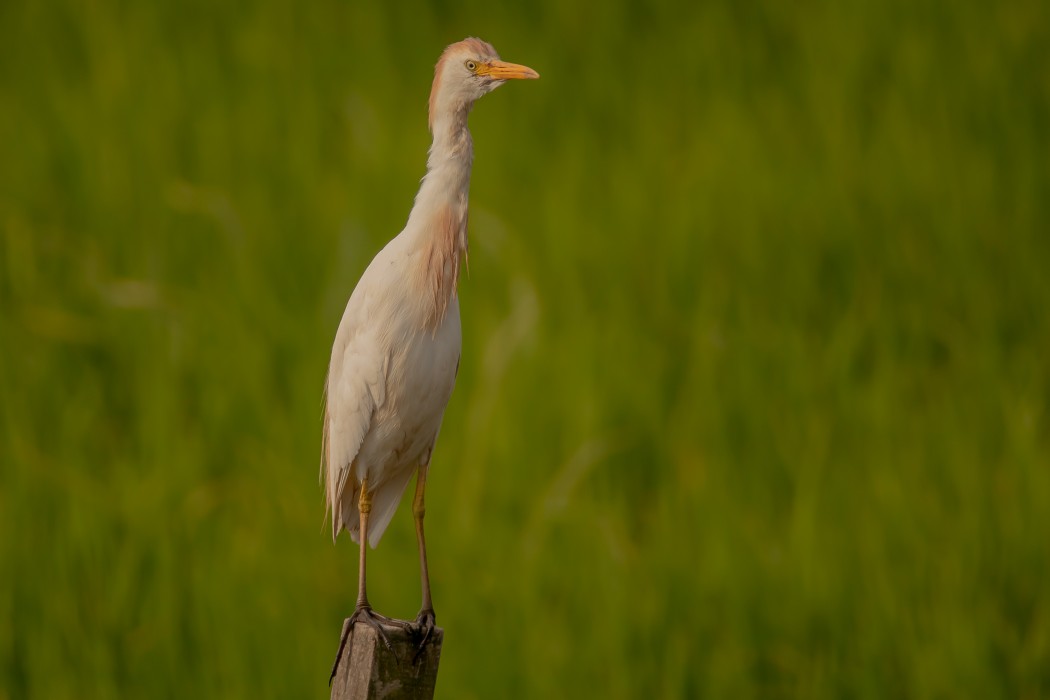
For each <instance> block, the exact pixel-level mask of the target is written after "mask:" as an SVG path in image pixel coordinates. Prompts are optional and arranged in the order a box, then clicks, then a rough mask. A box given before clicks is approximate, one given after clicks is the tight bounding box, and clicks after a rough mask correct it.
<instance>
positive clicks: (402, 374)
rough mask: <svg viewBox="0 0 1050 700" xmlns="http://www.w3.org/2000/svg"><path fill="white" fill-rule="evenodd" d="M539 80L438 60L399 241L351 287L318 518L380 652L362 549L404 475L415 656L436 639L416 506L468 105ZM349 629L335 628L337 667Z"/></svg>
mask: <svg viewBox="0 0 1050 700" xmlns="http://www.w3.org/2000/svg"><path fill="white" fill-rule="evenodd" d="M538 77H539V75H538V74H537V73H536V71H534V70H532V69H531V68H528V67H526V66H520V65H517V64H513V63H506V62H504V61H501V60H500V59H499V55H498V54H497V53H496V50H495V49H494V48H493V47H492V46H491V45H490V44H487V43H486V42H484V41H481V40H480V39H475V38H468V39H464V40H463V41H460V42H458V43H455V44H452V45H451V46H449V47H448V48H447V49H445V51H444V53H442V54H441V58H440V59H439V60H438V62H437V65H436V66H435V68H434V84H433V87H432V89H431V92H430V131H431V133H432V134H433V139H434V140H433V145H431V147H430V155H429V158H428V160H427V174H426V176H425V177H424V178H423V181H422V183H421V185H420V188H419V193H418V194H417V195H416V199H415V204H414V205H413V207H412V211H411V213H410V214H409V215H408V222H407V223H406V224H405V228H404V230H403V231H401V233H399V234H398V235H397V236H396V237H394V238H393V240H391V241H390V242H389V243H388V244H387V245H386V247H384V248H383V249H382V250H381V251H380V252H379V253H378V254H377V255H376V256H375V258H374V259H373V260H372V262H371V264H370V265H369V266H368V268H367V269H366V270H365V272H364V274H363V275H362V276H361V280H360V281H359V282H358V283H357V287H356V288H355V289H354V291H353V294H351V296H350V301H349V302H348V303H347V305H346V310H345V311H344V312H343V318H342V321H340V323H339V330H338V331H337V332H336V336H335V342H334V343H333V345H332V359H331V363H330V365H329V368H328V379H327V382H326V386H325V394H326V406H325V417H324V445H323V455H322V479H323V482H324V488H325V500H326V506H327V508H326V510H327V513H328V514H330V515H331V517H332V537H333V539H335V538H336V537H338V535H339V533H340V531H341V530H342V529H343V528H345V529H346V530H348V531H349V532H350V537H351V538H353V540H354V541H355V542H357V543H358V544H359V546H360V561H359V569H358V594H357V605H356V607H355V610H354V613H353V615H352V616H351V618H350V619H351V622H356V621H361V622H365V623H367V624H369V625H372V626H373V627H375V628H376V630H377V631H378V632H379V634H380V636H381V637H382V638H383V640H384V641H386V635H385V634H384V633H383V629H382V626H381V625H380V621H387V622H390V620H389V619H388V618H385V617H384V616H381V615H379V614H378V613H375V612H373V610H372V608H371V606H370V605H369V603H368V596H367V594H366V591H365V542H366V541H367V542H368V544H370V545H371V546H372V547H373V548H375V546H376V544H377V543H378V542H379V539H380V538H381V537H382V536H383V531H384V530H386V527H387V525H388V524H389V523H390V519H391V517H392V516H393V514H394V511H395V510H396V509H397V505H398V503H399V502H400V500H401V497H402V495H403V494H404V491H405V488H406V487H407V486H408V482H409V481H410V480H411V478H412V475H413V474H416V492H415V499H414V500H413V508H412V512H413V516H414V519H415V523H416V539H417V541H418V543H419V565H420V576H421V579H422V588H423V604H422V608H421V610H420V612H419V615H418V617H417V618H416V621H415V623H414V624H415V627H416V628H417V630H419V631H421V632H422V639H423V643H424V644H425V642H426V640H427V638H428V637H429V635H430V632H431V630H432V629H433V627H434V608H433V604H432V602H431V598H430V579H429V576H428V574H427V555H426V544H425V540H424V538H423V514H424V505H423V494H424V490H425V488H426V479H427V470H428V467H429V464H430V456H431V453H432V451H433V449H434V443H435V442H436V440H437V436H438V430H439V429H440V427H441V418H442V415H443V414H444V412H445V406H446V405H447V404H448V400H449V397H450V396H451V394H452V387H453V385H454V384H455V381H456V373H457V371H458V369H459V357H460V346H461V336H460V319H459V301H458V299H457V295H456V285H457V281H458V279H459V271H460V262H461V260H462V261H465V258H466V254H467V195H468V191H469V188H470V168H471V163H472V161H473V157H474V154H473V146H472V141H471V137H470V131H469V130H468V129H467V116H468V114H469V113H470V109H471V107H472V106H473V104H474V101H475V100H477V99H478V98H480V97H481V96H483V95H485V94H486V93H489V92H491V91H492V90H494V89H496V88H497V87H499V86H500V85H502V84H503V83H504V82H505V81H507V80H514V79H526V78H538ZM350 627H351V625H346V626H345V627H344V632H343V638H342V639H341V640H340V652H339V655H341V653H342V648H343V645H345V643H346V636H347V633H348V631H349V629H350ZM387 644H388V646H389V642H387ZM339 655H337V656H336V664H337V665H338V662H339ZM332 674H333V676H334V674H335V668H333V669H332Z"/></svg>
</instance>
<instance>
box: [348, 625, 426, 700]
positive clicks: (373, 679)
mask: <svg viewBox="0 0 1050 700" xmlns="http://www.w3.org/2000/svg"><path fill="white" fill-rule="evenodd" d="M348 624H350V619H349V618H347V619H346V620H344V621H343V628H344V629H345V628H346V626H347V625H348ZM383 630H384V631H385V632H386V636H387V638H388V639H389V640H390V644H391V645H392V646H393V647H394V651H393V653H391V651H390V650H389V649H387V648H386V645H384V644H383V640H382V639H380V638H379V633H378V632H376V631H375V629H373V628H372V627H370V626H369V625H366V624H363V623H362V624H355V625H354V626H353V629H351V630H350V637H349V638H348V639H347V640H346V646H344V647H343V655H342V656H341V657H340V659H339V668H338V669H337V670H336V673H335V678H333V679H332V698H331V700H366V699H367V700H395V699H397V700H431V699H432V698H433V697H434V686H435V684H436V683H437V673H438V662H439V661H440V660H441V643H442V642H443V641H444V639H445V631H444V630H443V629H441V628H440V627H435V628H434V631H433V632H432V633H431V634H430V639H429V640H427V645H426V646H425V647H424V648H423V651H422V652H421V653H419V655H418V656H417V655H416V652H417V651H418V650H419V639H414V638H413V635H411V634H410V633H409V632H408V630H406V629H404V628H403V627H398V626H394V625H383Z"/></svg>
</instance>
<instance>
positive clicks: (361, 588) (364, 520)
mask: <svg viewBox="0 0 1050 700" xmlns="http://www.w3.org/2000/svg"><path fill="white" fill-rule="evenodd" d="M357 508H358V510H359V511H360V512H361V520H360V525H361V533H360V537H359V538H358V539H359V540H360V559H359V560H358V562H359V566H358V571H357V605H356V606H354V614H353V615H351V616H350V617H349V618H348V619H347V620H346V622H345V623H344V624H343V632H342V634H341V635H340V637H339V649H338V650H337V651H336V653H335V663H334V664H332V673H331V675H329V676H328V685H331V684H332V679H333V678H335V674H336V671H337V670H338V669H339V660H340V659H341V658H342V657H343V650H344V649H345V648H346V642H347V640H348V639H349V638H350V632H351V630H353V627H354V625H355V624H356V623H358V622H363V623H365V624H367V625H370V626H371V627H374V628H375V630H376V632H378V633H379V638H380V639H381V640H382V641H383V645H384V646H386V648H387V649H389V650H390V652H391V653H393V651H394V647H393V646H392V645H391V644H390V639H389V638H388V637H387V635H386V632H385V631H383V625H382V621H385V620H387V619H388V618H386V617H384V616H382V615H379V614H377V613H374V612H372V606H371V605H369V604H368V594H367V593H366V592H365V551H366V550H367V548H368V516H369V515H370V514H371V513H372V493H371V492H370V491H369V490H368V480H367V479H365V480H363V481H362V482H361V496H360V498H359V499H358V501H357ZM395 657H396V654H395Z"/></svg>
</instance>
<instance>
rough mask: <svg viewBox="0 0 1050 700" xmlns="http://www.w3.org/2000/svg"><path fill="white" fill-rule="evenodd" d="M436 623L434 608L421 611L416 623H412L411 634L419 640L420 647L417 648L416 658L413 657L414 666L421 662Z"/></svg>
mask: <svg viewBox="0 0 1050 700" xmlns="http://www.w3.org/2000/svg"><path fill="white" fill-rule="evenodd" d="M435 621H436V619H435V617H434V609H433V608H425V609H423V610H420V611H419V614H418V615H416V621H415V622H414V623H412V627H411V632H412V636H413V637H414V638H415V639H419V645H418V646H417V647H416V654H415V656H413V657H412V663H413V664H415V663H416V661H418V660H419V656H420V655H421V654H422V653H423V649H425V648H426V646H427V642H429V641H430V635H431V634H432V633H433V632H434V623H435Z"/></svg>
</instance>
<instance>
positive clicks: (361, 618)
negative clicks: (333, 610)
mask: <svg viewBox="0 0 1050 700" xmlns="http://www.w3.org/2000/svg"><path fill="white" fill-rule="evenodd" d="M358 622H363V623H364V624H366V625H368V626H369V627H371V628H372V629H374V630H375V631H376V632H377V633H378V634H379V638H380V639H381V640H383V646H385V647H386V648H387V650H388V651H389V652H390V653H391V654H393V655H394V660H396V661H397V662H398V663H399V664H400V663H401V659H399V658H398V656H397V652H396V651H394V645H393V644H391V643H390V638H389V637H387V636H386V630H384V629H383V623H384V622H387V623H390V624H393V625H400V626H402V627H406V629H407V625H408V624H409V623H407V622H404V621H402V620H394V619H391V618H389V617H387V616H385V615H380V614H379V613H376V612H372V608H370V607H367V606H362V607H359V608H357V609H356V610H354V614H353V615H351V616H350V617H348V618H347V619H346V620H345V621H344V622H343V633H342V635H341V636H340V637H339V650H338V651H336V653H335V663H333V664H332V673H331V675H329V676H328V686H329V687H331V686H332V680H333V679H334V678H335V672H336V671H338V670H339V661H340V660H341V659H342V658H343V650H344V649H345V648H346V642H347V640H348V639H349V638H350V632H351V630H353V628H354V625H355V624H357V623H358Z"/></svg>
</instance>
